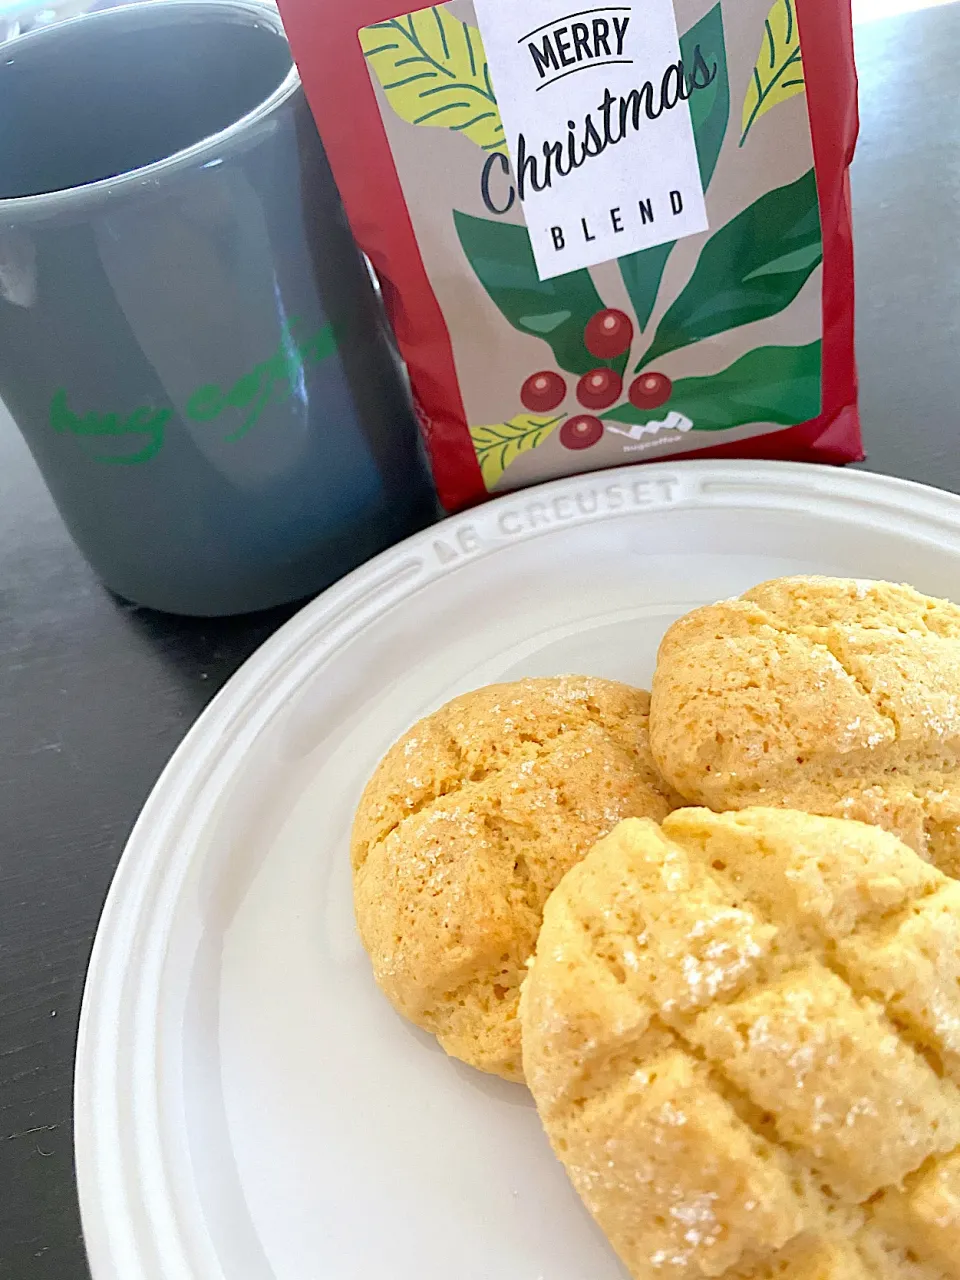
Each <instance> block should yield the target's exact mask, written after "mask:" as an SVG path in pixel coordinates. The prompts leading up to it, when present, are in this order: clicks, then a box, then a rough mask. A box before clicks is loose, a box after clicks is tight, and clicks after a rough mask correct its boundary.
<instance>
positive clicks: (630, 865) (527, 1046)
mask: <svg viewBox="0 0 960 1280" xmlns="http://www.w3.org/2000/svg"><path fill="white" fill-rule="evenodd" d="M521 1019H522V1023H523V1061H524V1067H525V1069H526V1078H527V1082H528V1084H529V1086H530V1089H531V1091H532V1092H533V1096H534V1098H535V1100H536V1103H537V1107H538V1110H539V1112H540V1115H541V1118H542V1120H543V1123H544V1126H545V1128H546V1131H547V1134H548V1135H549V1137H550V1140H551V1142H552V1144H553V1147H554V1150H555V1151H556V1153H557V1155H558V1156H559V1158H560V1159H561V1161H562V1162H563V1163H564V1165H565V1166H566V1168H567V1171H568V1173H569V1174H570V1177H571V1178H572V1180H573V1182H574V1184H575V1186H576V1188H577V1190H578V1191H579V1193H580V1195H581V1196H582V1197H583V1199H584V1201H585V1202H586V1204H587V1206H588V1208H589V1209H590V1211H591V1212H592V1214H593V1215H594V1217H595V1218H596V1220H597V1222H598V1223H599V1224H600V1226H601V1227H602V1228H603V1230H604V1231H605V1232H606V1234H607V1236H608V1237H609V1239H610V1241H611V1243H612V1244H613V1246H614V1248H615V1249H616V1250H617V1252H618V1253H619V1254H620V1257H621V1258H622V1259H623V1261H624V1263H625V1264H626V1266H627V1268H628V1270H629V1271H630V1273H631V1275H632V1276H634V1277H635V1278H636V1280H655V1278H656V1280H662V1278H663V1277H665V1276H668V1277H671V1280H700V1277H708V1276H725V1277H731V1278H732V1277H749V1278H751V1280H759V1278H761V1277H763V1278H764V1280H767V1278H770V1280H773V1278H774V1277H778V1276H786V1277H788V1278H790V1280H801V1278H802V1280H814V1278H816V1280H853V1278H854V1277H856V1278H857V1280H866V1277H888V1278H889V1280H919V1278H920V1277H927V1278H929V1280H932V1277H934V1276H940V1277H943V1276H951V1277H955V1276H957V1275H958V1274H960V1154H958V1147H960V1090H958V1088H957V1081H958V1079H960V883H957V882H956V881H953V880H950V879H947V878H946V877H945V876H943V875H942V874H941V873H940V872H938V871H937V870H936V869H935V868H934V867H931V866H930V865H929V864H927V863H925V862H923V861H922V860H921V859H920V858H918V857H917V855H916V854H915V853H913V852H912V850H910V849H908V848H907V847H906V846H905V845H904V844H902V843H901V842H900V841H898V840H897V839H896V838H895V837H894V836H891V835H889V834H888V833H887V832H884V831H881V830H880V829H878V828H876V827H870V826H866V825H864V824H862V823H854V822H844V821H839V820H837V819H832V818H819V817H810V816H809V815H806V814H800V813H793V812H790V811H784V810H778V809H748V810H745V811H744V812H742V813H731V814H724V815H717V814H713V813H711V812H710V811H709V810H706V809H684V810H680V811H679V812H676V813H673V814H671V815H670V817H668V818H667V819H666V820H665V821H664V822H663V825H662V827H658V826H657V825H656V824H655V823H653V822H649V821H633V820H631V821H627V822H624V823H622V824H621V825H620V826H619V827H617V828H616V830H615V831H613V832H612V833H611V834H610V835H609V836H607V837H606V838H605V839H603V840H601V841H600V842H599V843H598V844H597V845H596V846H595V848H594V849H593V850H591V852H590V853H589V854H588V855H587V857H586V858H585V859H584V860H583V861H582V862H580V863H579V864H578V865H577V866H576V867H574V868H573V870H572V871H570V872H569V873H568V874H567V875H566V877H565V878H564V879H563V881H562V882H561V884H560V886H559V887H558V888H557V889H556V891H555V892H554V894H553V895H552V897H551V898H550V900H549V902H548V903H547V906H546V909H545V912H544V921H543V928H542V930H541V932H540V938H539V942H538V944H537V951H536V959H535V961H534V962H533V964H532V966H531V969H530V973H529V976H528V977H527V979H526V982H525V984H524V988H523V995H522V999H521Z"/></svg>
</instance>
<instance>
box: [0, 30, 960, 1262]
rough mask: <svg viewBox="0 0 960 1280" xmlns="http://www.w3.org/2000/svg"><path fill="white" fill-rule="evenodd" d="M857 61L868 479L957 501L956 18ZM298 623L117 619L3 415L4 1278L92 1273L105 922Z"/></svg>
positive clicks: (874, 37) (867, 34) (872, 46)
mask: <svg viewBox="0 0 960 1280" xmlns="http://www.w3.org/2000/svg"><path fill="white" fill-rule="evenodd" d="M858 45H859V48H858V54H859V62H860V74H861V92H862V118H863V131H862V136H861V143H860V150H859V153H858V158H857V162H856V166H855V171H854V190H855V198H856V222H857V225H856V233H857V271H858V292H859V352H860V367H861V374H862V382H863V389H862V405H863V419H864V428H865V432H866V441H867V448H868V451H869V455H870V456H869V461H868V463H867V464H866V465H867V466H869V467H870V468H871V469H872V470H876V471H885V472H889V473H891V474H893V475H897V476H903V477H906V478H909V479H912V480H919V481H922V482H924V483H927V484H933V485H939V486H941V487H942V488H947V489H952V490H953V491H955V492H960V448H958V443H960V441H958V436H960V430H958V428H960V93H958V92H957V89H956V79H955V77H956V67H957V66H958V65H960V4H952V5H949V6H947V7H945V8H940V9H931V10H927V11H923V12H919V13H915V14H911V15H908V16H904V17H901V18H891V19H887V20H884V21H881V22H877V23H873V24H870V25H868V26H865V27H862V28H861V29H860V32H859V36H858ZM290 612H291V611H290V610H280V611H276V612H274V613H272V614H269V615H259V616H257V617H253V618H242V619H234V620H230V621H220V622H197V621H189V620H183V619H176V618H169V617H163V616H161V615H158V614H153V613H150V612H149V611H147V610H142V609H135V608H131V607H125V606H122V605H120V604H118V603H117V602H116V601H115V600H113V599H112V598H111V597H110V596H108V595H107V594H106V593H105V592H104V591H103V590H102V589H101V588H100V586H99V585H98V584H97V582H96V580H95V579H94V577H93V576H92V574H91V573H90V571H89V569H88V568H87V567H86V565H85V564H84V562H83V561H82V560H81V559H80V557H79V555H78V553H77V552H76V551H75V550H74V548H73V546H72V545H71V544H70V542H69V541H68V539H67V537H66V534H65V532H64V530H63V527H62V525H61V523H60V521H59V518H58V517H57V514H56V512H55V511H54V509H53V507H52V505H51V503H50V500H49V498H48V496H47V494H46V492H45V490H44V488H43V485H42V483H41V481H40V479H39V476H38V474H37V471H36V469H35V467H34V465H33V463H32V461H31V459H30V456H29V455H28V453H27V451H26V449H25V448H24V446H23V444H22V442H21V441H20V438H19V437H18V435H17V434H16V432H15V430H14V428H13V426H12V424H11V423H10V422H9V420H8V419H7V418H6V416H5V415H2V411H0V1276H2V1277H4V1280H7V1278H8V1277H9V1280H84V1278H85V1277H86V1276H87V1274H88V1273H87V1269H86V1264H85V1261H84V1255H83V1246H82V1241H81V1236H80V1224H79V1219H78V1214H77V1203H76V1193H75V1188H74V1176H73V1149H72V1133H71V1084H72V1068H73V1053H74V1041H75V1036H76V1027H77V1017H78V1013H79V1007H80V997H81V992H82V987H83V976H84V970H85V968H86V963H87V957H88V955H89V952H90V946H91V944H92V941H93V935H94V930H95V928H96V924H97V918H98V915H99V912H100V908H101V905H102V903H103V899H104V896H105V894H106V891H107V887H108V885H109V883H110V878H111V876H112V874H113V871H114V868H115V866H116V864H117V860H118V858H119V856H120V853H121V850H122V848H123V844H124V841H125V839H126V837H127V834H128V832H129V830H130V828H131V826H132V824H133V822H134V819H135V818H136V816H137V813H138V811H139V809H140V807H141V805H142V803H143V801H144V800H145V798H146V796H147V793H148V792H149V790H150V788H151V786H152V785H153V783H154V782H155V780H156V778H157V775H158V774H159V772H160V770H161V768H162V766H163V765H164V763H165V762H166V760H167V759H168V758H169V756H170V755H171V753H172V752H173V750H174V748H175V747H176V746H177V744H178V743H179V742H180V740H181V738H182V737H183V735H184V733H185V732H186V730H187V729H188V727H189V726H190V724H191V723H192V722H193V720H194V719H195V718H196V717H197V715H198V714H199V712H200V711H202V710H203V708H204V706H205V705H206V704H207V702H208V701H209V700H210V698H211V697H212V695H213V694H214V693H215V692H216V691H217V689H218V688H219V687H220V686H221V685H222V684H223V683H224V681H225V680H226V679H227V678H228V677H229V676H230V675H232V673H233V672H234V671H235V670H236V668H237V667H238V666H239V665H240V664H241V663H242V662H243V661H244V660H245V659H246V658H247V657H248V656H249V655H250V654H251V653H252V652H253V650H254V649H256V648H257V646H258V645H259V644H260V643H261V642H262V641H263V640H265V639H266V638H267V636H268V635H270V633H271V632H272V631H273V630H274V629H275V628H276V627H277V626H278V625H279V623H280V622H282V621H283V620H284V619H285V618H286V617H287V616H289V613H290ZM185 1280H186V1278H185Z"/></svg>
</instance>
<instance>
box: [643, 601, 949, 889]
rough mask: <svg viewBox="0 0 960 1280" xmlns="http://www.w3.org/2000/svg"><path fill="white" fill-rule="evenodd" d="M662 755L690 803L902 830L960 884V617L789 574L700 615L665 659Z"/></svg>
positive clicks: (660, 669)
mask: <svg viewBox="0 0 960 1280" xmlns="http://www.w3.org/2000/svg"><path fill="white" fill-rule="evenodd" d="M650 733H651V745H652V748H653V753H654V757H655V759H656V761H657V763H658V765H659V767H660V769H661V770H662V772H663V774H664V777H666V778H667V780H668V781H669V782H671V783H672V784H673V786H674V787H676V789H677V790H678V791H679V792H680V794H681V795H683V796H684V798H685V799H686V800H687V801H689V802H691V803H695V804H704V805H708V806H709V807H710V808H711V809H714V810H716V811H717V812H724V811H726V810H730V809H742V808H744V807H746V806H748V805H776V806H782V807H785V808H792V809H801V810H804V811H806V812H808V813H819V814H824V815H831V816H834V817H845V818H856V819H858V820H860V821H863V822H870V823H875V824H876V825H878V826H882V827H884V828H886V829H887V830H889V831H893V832H894V833H895V834H897V835H898V836H900V838H901V839H903V840H905V841H906V842H907V844H909V845H910V846H911V848H913V849H916V850H917V852H918V853H921V854H923V855H924V856H927V857H930V858H932V859H933V861H934V862H936V864H937V865H938V866H939V867H940V868H941V870H943V871H946V872H947V873H948V874H951V875H952V874H958V875H960V608H958V607H957V606H956V605H954V604H951V603H950V602H949V601H946V600H935V599H931V598H929V597H927V596H924V595H921V594H920V593H919V592H917V591H915V590H914V589H913V588H912V587H908V586H894V585H891V584H889V583H884V582H857V581H854V580H852V579H840V578H811V577H806V578H783V579H779V580H777V581H774V582H768V583H765V584H764V585H762V586H759V587H755V588H754V589H753V590H752V591H748V592H746V593H745V594H744V595H743V596H741V597H739V599H735V600H727V601H724V602H723V603H721V604H715V605H710V606H708V607H707V608H703V609H697V610H695V611H694V612H693V613H691V614H688V615H687V616H686V617H685V618H681V619H680V621H679V622H677V623H675V624H674V626H672V627H671V628H670V630H669V631H668V632H667V635H666V636H665V638H664V640H663V643H662V645H661V649H660V655H659V660H658V665H657V671H656V675H655V677H654V683H653V698H652V704H651V713H650Z"/></svg>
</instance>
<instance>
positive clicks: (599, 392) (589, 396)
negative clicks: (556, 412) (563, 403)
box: [577, 369, 623, 409]
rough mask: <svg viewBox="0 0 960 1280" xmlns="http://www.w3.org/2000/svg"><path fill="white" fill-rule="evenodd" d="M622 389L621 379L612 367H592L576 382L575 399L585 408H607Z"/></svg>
mask: <svg viewBox="0 0 960 1280" xmlns="http://www.w3.org/2000/svg"><path fill="white" fill-rule="evenodd" d="M621 391H623V379H622V378H621V377H620V375H619V373H615V372H614V371H613V369H594V370H593V372H592V373H585V374H584V375H583V377H582V378H581V379H580V381H579V382H578V383H577V399H578V400H579V401H580V403H581V404H582V405H583V406H584V408H585V409H609V408H610V406H611V405H612V404H616V403H617V401H618V400H619V399H620V393H621Z"/></svg>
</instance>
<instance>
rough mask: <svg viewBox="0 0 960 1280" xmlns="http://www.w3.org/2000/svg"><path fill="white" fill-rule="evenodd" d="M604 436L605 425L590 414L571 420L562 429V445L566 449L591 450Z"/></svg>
mask: <svg viewBox="0 0 960 1280" xmlns="http://www.w3.org/2000/svg"><path fill="white" fill-rule="evenodd" d="M602 435H603V423H602V422H601V421H600V419H599V418H592V417H591V416H590V414H588V413H581V414H579V415H578V416H577V417H576V418H570V419H569V421H567V422H565V423H564V424H563V426H562V427H561V428H560V443H561V444H562V445H563V447H564V448H565V449H589V448H591V446H592V445H595V444H596V443H597V441H598V440H599V439H600V437H601V436H602Z"/></svg>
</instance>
